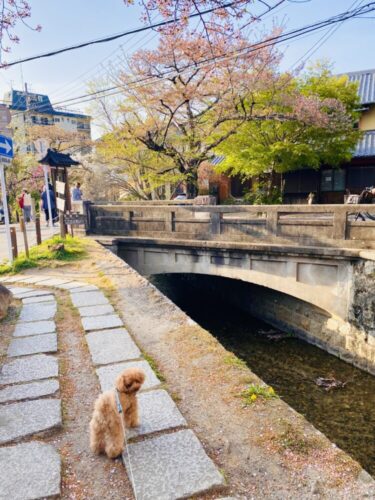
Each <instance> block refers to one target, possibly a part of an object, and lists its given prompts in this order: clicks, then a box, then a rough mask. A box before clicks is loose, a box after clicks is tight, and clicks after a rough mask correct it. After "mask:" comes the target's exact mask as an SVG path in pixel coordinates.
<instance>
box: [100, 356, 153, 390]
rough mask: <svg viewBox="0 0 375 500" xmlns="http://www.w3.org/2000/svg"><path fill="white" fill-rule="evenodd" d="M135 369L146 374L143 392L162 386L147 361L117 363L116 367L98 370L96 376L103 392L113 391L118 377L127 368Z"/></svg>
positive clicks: (103, 367)
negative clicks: (139, 369)
mask: <svg viewBox="0 0 375 500" xmlns="http://www.w3.org/2000/svg"><path fill="white" fill-rule="evenodd" d="M133 367H137V368H141V369H142V370H143V371H144V372H145V374H146V380H145V383H144V384H143V386H142V390H146V389H153V388H155V387H157V386H158V385H159V384H160V380H159V379H158V378H157V376H156V375H155V373H154V372H153V371H152V369H151V366H150V365H149V364H148V363H147V361H144V360H141V361H129V362H126V363H117V364H115V365H108V366H102V367H100V368H97V370H96V374H97V376H98V377H99V383H100V387H101V389H102V392H104V391H108V390H110V389H113V388H114V386H115V380H116V378H117V376H118V375H120V373H121V372H122V371H124V370H125V369H126V368H133Z"/></svg>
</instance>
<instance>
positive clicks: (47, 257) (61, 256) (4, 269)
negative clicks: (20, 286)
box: [0, 235, 86, 275]
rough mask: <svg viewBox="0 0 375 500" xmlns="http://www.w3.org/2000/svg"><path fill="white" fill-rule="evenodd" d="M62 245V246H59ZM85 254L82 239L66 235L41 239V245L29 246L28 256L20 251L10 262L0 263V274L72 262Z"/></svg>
mask: <svg viewBox="0 0 375 500" xmlns="http://www.w3.org/2000/svg"><path fill="white" fill-rule="evenodd" d="M61 245H64V246H63V248H59V246H61ZM85 256H86V250H85V246H84V242H83V240H81V239H80V238H76V237H74V238H72V237H71V236H68V235H67V237H66V238H65V239H63V238H61V237H60V236H54V237H53V238H51V239H49V240H46V241H43V243H42V244H41V245H38V246H34V247H32V248H30V252H29V258H27V257H26V254H25V253H21V254H20V255H19V256H18V257H17V258H16V259H15V260H14V261H13V262H12V263H5V264H1V265H0V275H2V274H8V273H19V272H20V271H23V270H25V269H30V268H34V267H40V266H43V265H45V264H51V262H72V261H74V260H78V259H82V258H83V257H85Z"/></svg>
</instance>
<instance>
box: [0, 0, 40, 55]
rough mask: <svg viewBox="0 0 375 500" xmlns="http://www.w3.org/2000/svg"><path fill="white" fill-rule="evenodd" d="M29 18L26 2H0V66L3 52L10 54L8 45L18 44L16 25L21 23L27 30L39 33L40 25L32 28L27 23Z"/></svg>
mask: <svg viewBox="0 0 375 500" xmlns="http://www.w3.org/2000/svg"><path fill="white" fill-rule="evenodd" d="M30 17H31V6H30V3H29V2H28V1H27V0H0V64H4V63H3V62H2V54H3V52H10V50H11V48H10V44H12V43H19V41H20V39H19V37H18V35H17V34H16V33H15V27H16V25H17V23H19V22H21V23H23V24H24V25H25V26H27V27H28V28H29V29H31V30H34V31H40V30H41V29H42V28H41V26H40V25H37V26H32V25H30V24H29V23H28V20H29V19H30Z"/></svg>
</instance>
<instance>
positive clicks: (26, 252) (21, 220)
mask: <svg viewBox="0 0 375 500" xmlns="http://www.w3.org/2000/svg"><path fill="white" fill-rule="evenodd" d="M20 228H21V231H22V233H23V242H24V244H25V254H26V257H27V258H29V245H28V243H27V231H26V225H25V219H24V218H23V217H20Z"/></svg>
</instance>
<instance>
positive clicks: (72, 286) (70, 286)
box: [58, 281, 87, 292]
mask: <svg viewBox="0 0 375 500" xmlns="http://www.w3.org/2000/svg"><path fill="white" fill-rule="evenodd" d="M83 286H87V283H82V282H81V281H71V282H70V283H65V285H59V286H58V288H62V289H63V290H72V292H73V291H74V289H75V288H81V287H83Z"/></svg>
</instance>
